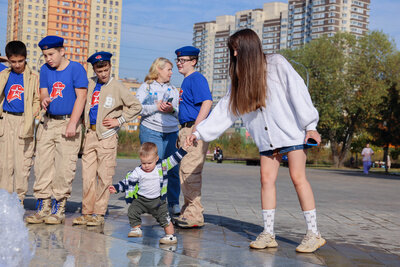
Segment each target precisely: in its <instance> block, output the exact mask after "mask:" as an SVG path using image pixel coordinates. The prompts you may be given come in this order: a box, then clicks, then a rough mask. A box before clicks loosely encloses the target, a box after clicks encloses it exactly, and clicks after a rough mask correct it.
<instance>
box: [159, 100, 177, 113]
mask: <svg viewBox="0 0 400 267" xmlns="http://www.w3.org/2000/svg"><path fill="white" fill-rule="evenodd" d="M159 110H160V111H161V112H165V113H172V111H173V110H174V107H173V106H172V104H171V103H169V102H162V101H161V102H160V108H159Z"/></svg>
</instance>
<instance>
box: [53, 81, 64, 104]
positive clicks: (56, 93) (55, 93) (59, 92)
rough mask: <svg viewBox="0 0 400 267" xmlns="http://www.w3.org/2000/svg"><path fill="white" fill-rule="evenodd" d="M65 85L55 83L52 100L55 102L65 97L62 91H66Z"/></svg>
mask: <svg viewBox="0 0 400 267" xmlns="http://www.w3.org/2000/svg"><path fill="white" fill-rule="evenodd" d="M64 88H65V84H63V83H62V82H55V83H53V88H52V90H51V94H50V98H51V99H52V100H53V99H55V98H57V97H63V95H62V90H64Z"/></svg>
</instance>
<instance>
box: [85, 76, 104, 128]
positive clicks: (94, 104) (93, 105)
mask: <svg viewBox="0 0 400 267" xmlns="http://www.w3.org/2000/svg"><path fill="white" fill-rule="evenodd" d="M103 85H104V84H102V83H96V87H95V88H94V90H93V94H92V101H91V102H90V111H89V118H90V124H96V121H97V111H98V110H99V98H100V90H101V87H102V86H103Z"/></svg>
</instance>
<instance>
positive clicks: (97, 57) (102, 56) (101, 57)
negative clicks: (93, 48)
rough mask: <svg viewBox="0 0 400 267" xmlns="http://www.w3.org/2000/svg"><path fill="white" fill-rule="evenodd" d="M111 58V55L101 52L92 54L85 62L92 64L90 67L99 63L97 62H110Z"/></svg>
mask: <svg viewBox="0 0 400 267" xmlns="http://www.w3.org/2000/svg"><path fill="white" fill-rule="evenodd" d="M111 57H112V54H111V53H109V52H103V51H101V52H97V53H94V54H93V55H91V56H90V57H89V58H88V60H87V62H89V63H92V65H93V64H94V63H96V62H99V61H110V59H111Z"/></svg>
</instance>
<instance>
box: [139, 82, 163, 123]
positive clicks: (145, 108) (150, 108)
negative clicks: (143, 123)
mask: <svg viewBox="0 0 400 267" xmlns="http://www.w3.org/2000/svg"><path fill="white" fill-rule="evenodd" d="M147 87H148V84H147V83H142V85H141V86H140V87H139V89H138V90H137V93H136V97H137V99H139V101H140V103H141V104H142V112H141V113H140V114H141V115H143V116H148V115H151V114H153V113H155V112H156V111H157V110H158V109H157V106H156V105H154V104H153V105H143V101H144V99H145V98H146V96H147V94H148V90H147Z"/></svg>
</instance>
